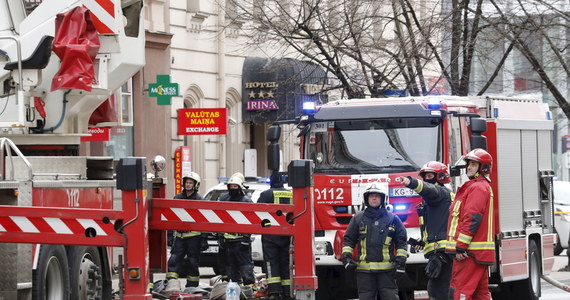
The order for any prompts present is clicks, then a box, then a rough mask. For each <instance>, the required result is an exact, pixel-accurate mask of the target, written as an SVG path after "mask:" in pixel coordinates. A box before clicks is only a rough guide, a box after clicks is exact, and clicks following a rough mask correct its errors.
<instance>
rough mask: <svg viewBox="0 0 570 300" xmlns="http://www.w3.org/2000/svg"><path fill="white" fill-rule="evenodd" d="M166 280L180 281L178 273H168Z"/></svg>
mask: <svg viewBox="0 0 570 300" xmlns="http://www.w3.org/2000/svg"><path fill="white" fill-rule="evenodd" d="M166 278H173V279H178V273H176V272H168V273H166Z"/></svg>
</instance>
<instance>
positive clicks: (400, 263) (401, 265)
mask: <svg viewBox="0 0 570 300" xmlns="http://www.w3.org/2000/svg"><path fill="white" fill-rule="evenodd" d="M395 261H396V275H395V276H396V280H397V281H402V280H404V279H405V278H407V277H408V275H406V258H405V257H403V256H397V257H396V259H395Z"/></svg>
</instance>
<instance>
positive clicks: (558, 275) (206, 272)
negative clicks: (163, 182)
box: [113, 251, 570, 300]
mask: <svg viewBox="0 0 570 300" xmlns="http://www.w3.org/2000/svg"><path fill="white" fill-rule="evenodd" d="M567 264H568V257H567V256H566V251H564V252H562V254H561V255H558V256H556V257H555V259H554V267H553V268H552V272H551V273H550V277H551V278H553V279H555V280H557V281H560V282H562V283H563V284H566V285H569V286H570V272H568V271H559V270H560V269H562V268H564V267H565V266H566V265H567ZM254 271H255V273H257V274H259V273H261V268H259V267H255V269H254ZM214 276H215V273H214V270H213V269H212V268H200V285H201V286H203V285H206V286H207V285H209V284H210V279H211V278H212V277H214ZM165 277H166V274H164V273H156V274H154V278H153V280H154V281H157V280H161V279H164V278H165ZM180 284H181V286H182V287H184V286H185V285H186V280H185V279H180ZM541 286H542V297H541V298H540V299H545V300H563V299H564V300H568V299H570V293H567V292H565V291H563V290H561V289H559V288H557V287H555V286H553V285H551V284H549V283H548V282H546V281H544V280H541ZM113 289H114V290H117V289H118V279H116V280H113ZM153 299H158V298H153ZM415 299H416V300H420V299H428V297H427V292H426V291H416V293H415Z"/></svg>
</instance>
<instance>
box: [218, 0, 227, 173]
mask: <svg viewBox="0 0 570 300" xmlns="http://www.w3.org/2000/svg"><path fill="white" fill-rule="evenodd" d="M225 26H226V3H225V1H219V5H218V102H219V103H218V107H219V108H225V107H226V67H225V66H226V61H225V57H226V39H225V37H226V36H225V31H224V28H225ZM226 125H227V124H226ZM226 136H227V135H224V136H220V147H219V153H218V154H219V156H218V157H219V159H220V168H219V169H220V171H219V172H220V174H219V177H223V176H226V175H227V174H226V173H227V161H226V148H227V147H226V144H227V138H226Z"/></svg>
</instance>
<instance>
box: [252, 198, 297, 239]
mask: <svg viewBox="0 0 570 300" xmlns="http://www.w3.org/2000/svg"><path fill="white" fill-rule="evenodd" d="M257 203H270V204H292V203H293V192H291V191H290V190H288V189H286V188H283V187H281V188H270V189H268V190H265V191H263V192H262V193H261V195H259V199H257ZM261 240H262V241H271V242H273V243H275V244H277V245H279V246H283V247H289V243H290V241H291V237H290V236H286V235H269V234H264V235H263V236H262V237H261Z"/></svg>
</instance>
